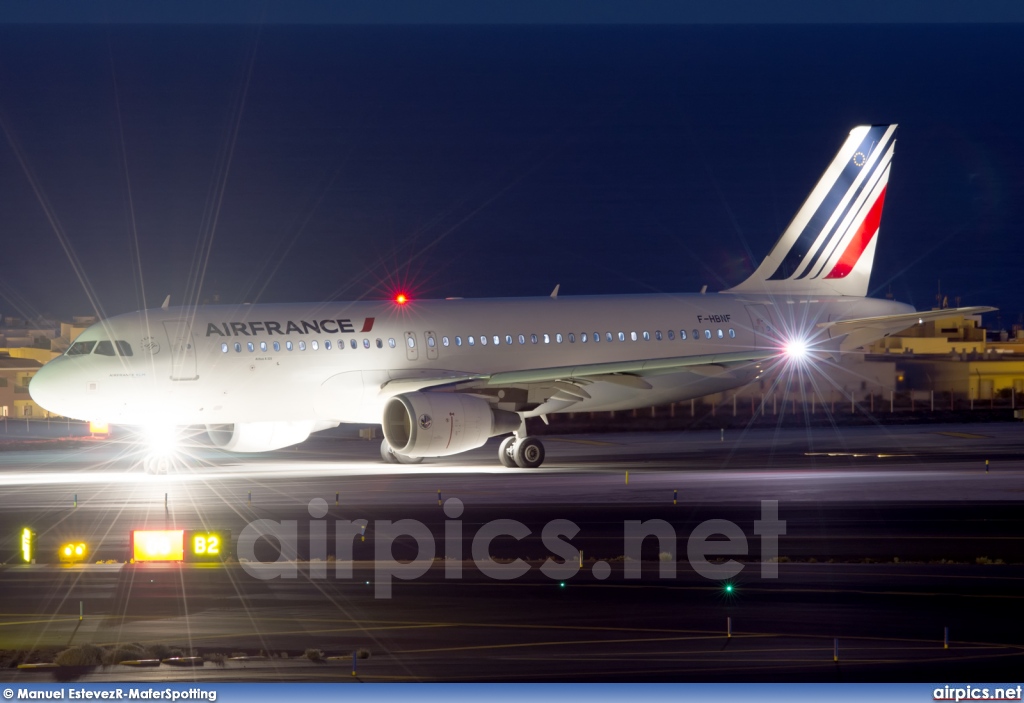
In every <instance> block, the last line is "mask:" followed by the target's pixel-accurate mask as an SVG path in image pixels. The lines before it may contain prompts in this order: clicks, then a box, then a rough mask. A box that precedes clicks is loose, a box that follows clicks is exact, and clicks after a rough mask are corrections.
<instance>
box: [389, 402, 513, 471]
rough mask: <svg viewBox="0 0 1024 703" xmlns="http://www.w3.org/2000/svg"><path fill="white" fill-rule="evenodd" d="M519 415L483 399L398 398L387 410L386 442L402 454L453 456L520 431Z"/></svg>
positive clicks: (412, 455) (390, 403)
mask: <svg viewBox="0 0 1024 703" xmlns="http://www.w3.org/2000/svg"><path fill="white" fill-rule="evenodd" d="M520 423H521V420H520V418H519V415H517V414H516V413H513V412H508V411H507V410H496V409H494V408H492V407H491V405H490V403H488V402H487V401H486V400H484V399H483V398H478V397H476V396H471V395H460V394H457V393H437V392H416V393H405V394H403V395H396V396H395V397H394V398H392V399H391V400H389V401H388V402H387V404H386V405H385V406H384V420H383V423H382V424H383V426H384V438H385V439H387V441H388V444H390V445H391V448H392V450H394V451H395V452H397V453H398V454H404V455H405V456H410V457H426V456H449V455H451V454H458V453H459V452H465V451H468V450H470V449H476V448H477V447H481V446H483V444H484V442H486V441H487V438H488V437H493V436H494V435H499V434H504V433H505V432H512V431H513V430H517V429H519V425H520Z"/></svg>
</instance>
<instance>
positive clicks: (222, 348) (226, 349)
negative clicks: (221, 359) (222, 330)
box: [220, 342, 228, 354]
mask: <svg viewBox="0 0 1024 703" xmlns="http://www.w3.org/2000/svg"><path fill="white" fill-rule="evenodd" d="M220 350H221V351H222V352H224V353H225V354H226V353H227V351H228V343H227V342H223V343H222V344H221V345H220Z"/></svg>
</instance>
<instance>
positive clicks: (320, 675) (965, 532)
mask: <svg viewBox="0 0 1024 703" xmlns="http://www.w3.org/2000/svg"><path fill="white" fill-rule="evenodd" d="M1022 433H1024V427H1022V426H1021V425H1020V424H1017V423H1009V422H1004V423H991V424H969V425H925V426H889V425H884V424H879V425H876V426H869V427H844V428H813V429H808V428H803V429H793V428H784V429H760V428H758V429H751V430H746V431H744V430H740V429H735V430H726V432H725V433H724V435H723V434H722V433H721V432H719V431H717V430H716V431H708V432H641V433H628V434H626V433H623V434H591V435H571V436H569V435H566V436H560V437H559V436H546V437H545V438H544V441H545V445H546V447H547V450H548V460H547V462H546V463H545V465H544V467H543V468H541V469H537V470H533V471H523V470H519V469H515V470H509V469H504V468H503V467H501V466H499V465H498V463H497V461H496V456H495V455H496V447H495V446H492V445H494V444H495V443H494V442H492V443H489V444H488V445H487V446H486V447H484V448H482V449H480V450H477V451H474V452H470V453H467V454H465V455H460V456H458V457H453V458H451V459H450V460H446V461H444V462H435V463H424V464H420V465H409V466H390V465H384V464H381V463H380V462H379V457H378V447H377V444H376V443H375V442H367V441H365V440H358V439H354V438H346V437H345V436H342V435H336V436H328V437H321V438H316V439H313V440H311V441H309V442H307V443H306V444H304V445H301V446H300V447H297V448H295V449H293V450H286V451H282V452H276V453H271V454H266V455H259V456H231V455H226V454H221V453H218V452H216V451H214V450H212V449H209V448H207V447H196V448H194V449H193V450H192V452H191V454H192V457H191V458H190V459H189V462H188V466H184V467H181V468H180V470H178V471H177V472H174V473H171V474H170V475H168V476H150V475H146V474H145V473H144V472H142V470H141V468H140V467H139V456H138V454H137V453H136V452H137V448H136V446H135V445H134V444H133V443H131V442H130V441H128V440H127V439H125V438H119V439H114V440H112V441H107V442H103V441H93V440H87V439H70V440H69V439H60V440H58V439H33V440H28V441H25V440H17V441H16V442H10V441H9V442H8V443H7V444H6V445H4V444H3V443H0V447H4V448H6V449H7V451H0V487H2V488H0V560H2V561H4V562H6V564H5V565H4V566H0V594H2V598H0V602H2V605H0V650H20V651H27V650H31V649H33V648H36V649H39V648H47V649H53V648H60V647H65V646H68V645H74V644H81V643H87V642H92V643H97V644H114V643H119V642H120V643H123V642H141V643H144V644H154V643H162V644H167V645H171V646H176V647H180V648H181V649H182V650H184V651H186V652H189V651H192V650H195V651H197V652H199V653H202V654H209V653H213V652H216V653H222V654H227V655H230V654H233V653H245V654H247V655H258V654H259V653H261V652H262V653H264V654H266V655H267V656H268V658H267V659H265V660H261V659H256V660H253V659H251V658H250V659H249V660H235V661H228V662H227V663H226V664H225V665H224V666H223V667H220V666H210V665H208V666H205V667H203V668H202V669H198V670H193V669H187V670H183V669H178V668H170V667H167V666H161V667H158V668H155V669H150V670H139V669H128V668H125V667H111V668H108V669H96V670H94V671H91V672H89V673H87V674H85V675H84V680H126V679H132V680H150V679H161V680H163V679H185V680H191V679H193V678H197V679H207V678H219V679H228V680H253V679H262V680H346V681H395V680H408V681H638V680H643V681H865V680H877V681H953V680H980V679H998V680H1002V679H1005V680H1007V681H1012V680H1014V677H1016V676H1019V671H1020V669H1021V663H1022V657H1024V635H1022V633H1021V628H1020V620H1019V617H1018V616H1016V613H1017V609H1018V608H1019V607H1020V604H1021V600H1022V599H1024V595H1021V584H1022V583H1024V524H1022V521H1024V513H1022V511H1021V502H1022V500H1024V444H1022V439H1024V435H1022ZM986 460H987V465H986ZM439 493H440V498H441V500H442V501H445V500H448V499H450V498H458V499H459V500H460V501H462V503H463V505H464V511H463V512H462V514H461V515H459V520H460V521H461V523H462V524H461V531H462V535H461V537H462V538H461V540H459V539H457V538H455V537H453V536H452V535H450V534H449V535H448V537H449V539H448V542H447V543H446V532H445V530H446V522H447V523H448V525H447V527H448V529H452V521H451V519H450V518H448V517H447V516H446V515H445V513H444V508H442V507H441V506H439V505H438V497H439ZM314 499H322V501H323V502H324V503H325V504H326V511H327V512H326V514H325V515H323V516H321V517H318V518H314V517H312V516H311V515H310V501H312V500H314ZM762 501H778V517H779V519H780V520H783V521H785V523H786V531H785V534H784V535H781V536H779V538H778V544H779V549H778V558H776V559H773V560H771V562H769V563H767V564H766V563H764V562H763V561H762V559H761V556H762V550H763V549H765V548H766V546H767V545H766V541H765V540H763V539H762V537H761V536H759V535H758V534H756V532H757V530H755V521H757V520H759V519H764V518H765V515H763V514H762ZM449 506H451V504H449ZM315 507H316V506H314V512H316V510H315ZM258 519H264V520H273V521H288V520H294V521H296V525H297V534H296V537H297V539H296V546H297V557H298V560H297V563H296V567H295V568H296V577H295V578H274V579H271V580H261V579H259V578H257V577H255V576H254V575H253V574H252V573H251V571H252V570H251V568H250V567H251V566H252V564H251V563H250V564H245V563H238V561H237V557H239V556H240V555H239V554H237V553H236V554H234V555H233V556H234V558H233V559H231V560H229V563H214V564H189V563H185V564H156V563H136V564H131V563H125V561H126V560H128V559H130V557H131V554H130V543H129V534H130V532H131V530H135V529H166V528H178V529H197V530H198V529H203V530H220V531H230V532H231V535H232V536H233V539H232V542H237V538H238V535H240V534H241V533H242V531H243V530H244V529H245V526H246V525H248V524H250V523H251V522H252V521H253V520H258ZM317 519H319V520H322V521H324V522H326V524H327V526H328V527H327V530H326V532H327V534H328V539H327V546H326V550H327V551H326V553H327V554H328V555H330V556H331V557H333V556H335V555H337V554H343V551H342V545H340V544H339V541H338V540H335V539H334V537H335V527H337V525H338V524H347V523H348V522H349V521H356V520H365V521H366V522H367V528H366V531H365V540H364V539H363V537H362V536H359V535H358V533H356V535H355V536H354V537H352V538H351V539H352V542H351V544H352V550H353V551H352V558H353V559H352V562H351V563H350V562H348V561H343V562H340V563H341V566H342V567H343V570H342V573H341V574H339V573H338V572H336V571H335V569H336V567H337V566H338V565H339V562H330V561H328V562H316V561H313V562H310V561H309V559H310V557H311V556H315V554H311V552H310V525H311V524H313V523H314V522H315V520H317ZM654 519H658V520H663V521H665V523H667V524H668V525H670V526H671V528H672V531H673V533H674V535H675V537H676V542H675V545H669V546H667V547H666V545H665V544H660V545H659V544H658V543H657V541H656V540H655V539H654V538H649V539H647V540H645V541H644V543H643V549H642V551H641V555H640V556H641V558H640V560H639V565H640V570H641V573H640V577H639V578H627V574H626V571H627V570H629V569H632V568H633V567H634V566H635V565H636V564H637V563H638V562H637V560H627V559H626V558H625V557H626V556H627V552H629V547H628V546H627V545H626V544H625V543H624V533H625V531H626V530H627V529H628V528H627V526H626V523H627V522H628V521H649V520H654ZM399 520H410V521H415V522H417V523H420V524H422V525H424V526H425V528H426V529H427V530H429V533H430V535H431V536H432V538H433V543H434V545H433V546H434V548H435V554H434V556H435V560H434V561H433V562H432V565H431V566H430V568H429V569H427V570H426V571H425V573H423V574H422V575H420V576H417V577H415V578H411V579H410V580H401V579H399V578H394V579H392V590H391V597H390V598H382V597H380V596H381V592H380V586H381V583H380V582H381V579H382V578H384V570H386V569H387V568H393V569H395V570H396V571H400V572H402V573H403V574H404V575H410V570H415V566H416V565H415V564H410V565H408V566H404V567H403V566H395V565H394V564H395V563H397V562H391V561H389V560H387V559H382V554H377V553H376V550H377V547H378V542H382V540H383V537H382V535H383V534H384V530H385V529H386V525H385V521H392V522H394V521H399ZM494 520H512V521H518V522H519V523H522V524H523V525H524V526H525V529H526V530H528V531H529V534H528V535H527V536H525V537H523V538H522V539H513V538H511V537H507V536H506V537H499V538H497V539H495V540H494V541H492V542H491V543H490V545H489V549H488V550H487V553H488V555H489V556H492V557H494V558H495V559H496V560H497V561H498V562H499V563H500V564H501V566H502V567H503V568H505V569H509V568H513V566H512V565H511V564H510V562H511V561H512V560H514V559H522V560H524V561H525V564H524V566H526V567H528V569H527V570H526V572H525V573H524V574H522V575H518V576H516V577H515V578H510V579H508V580H497V579H495V578H492V577H490V576H487V575H485V574H484V573H482V572H481V569H480V568H479V566H478V565H477V564H475V563H474V562H473V560H472V559H471V555H472V543H473V537H474V536H475V535H477V534H478V533H479V532H480V530H481V529H484V526H485V525H487V524H488V523H490V522H492V521H494ZM556 520H566V521H571V523H573V524H574V525H575V526H576V527H578V529H579V531H578V534H576V535H575V536H573V537H572V538H563V539H564V540H566V541H568V542H569V543H571V548H572V550H573V555H574V558H573V559H572V560H571V562H572V563H570V564H569V566H568V567H566V568H569V567H571V570H572V571H577V570H578V572H577V573H575V574H572V575H568V576H565V575H562V576H557V577H556V578H552V577H549V576H548V575H545V573H543V572H542V571H541V565H542V563H544V561H545V560H546V559H548V558H549V557H552V556H557V551H558V548H557V545H555V546H556V550H552V549H551V546H552V545H551V544H545V543H544V542H543V539H542V531H543V529H544V528H545V526H547V525H551V524H552V521H556ZM707 520H724V521H729V522H731V523H734V524H735V525H736V526H737V527H738V529H739V530H741V531H742V533H743V535H744V537H745V538H746V541H747V544H746V549H745V550H741V549H740V548H739V546H737V545H735V544H734V545H733V547H734V548H733V549H732V550H731V552H732V553H731V555H730V556H729V557H723V558H720V559H719V560H718V561H722V560H723V559H724V558H730V557H732V556H734V557H735V558H736V560H737V561H738V562H740V563H741V565H742V570H741V571H739V573H738V574H736V575H735V576H734V577H732V578H729V579H724V580H723V579H717V578H711V579H709V578H705V577H704V576H702V575H700V574H699V573H697V572H696V571H695V569H694V568H693V567H692V566H691V565H690V564H689V563H688V561H687V546H688V541H689V538H690V537H691V534H692V533H693V531H694V530H695V529H696V528H698V526H699V525H701V524H702V523H704V522H705V521H707ZM563 524H564V523H563ZM25 526H30V527H32V529H34V530H35V531H36V533H37V537H36V543H35V545H36V561H37V563H36V564H31V565H28V564H19V563H18V558H17V557H18V552H19V544H18V534H19V532H20V530H21V529H22V528H23V527H25ZM69 540H80V541H83V542H85V543H87V544H88V545H89V549H90V557H89V563H87V564H74V565H68V564H59V563H56V562H57V559H56V553H57V549H58V547H59V545H60V544H63V543H64V542H66V541H69ZM314 541H315V540H314ZM456 544H458V545H461V552H462V557H463V559H462V560H458V559H453V558H447V559H446V558H445V557H446V556H449V557H450V556H451V553H452V552H455V551H459V549H458V548H457V547H455V545H456ZM235 548H236V549H237V545H235ZM420 548H422V545H417V543H416V542H415V541H414V540H413V539H412V538H411V537H399V538H398V539H396V540H395V541H394V542H393V545H392V550H391V551H392V553H393V555H394V558H395V560H397V561H408V560H409V559H412V558H413V557H415V556H416V555H417V553H418V549H420ZM577 550H582V568H578V567H579V563H578V562H577V559H576V558H575V554H576V551H577ZM314 552H315V547H314ZM744 552H745V555H744ZM255 556H257V557H258V558H259V559H260V560H263V561H271V560H272V559H274V558H276V556H277V550H276V548H275V543H273V541H267V540H260V541H259V542H258V543H257V545H256V554H255ZM669 560H671V562H672V563H675V565H676V566H677V571H676V573H675V575H674V576H673V577H671V578H661V577H660V568H661V567H664V566H665V565H666V563H668V562H669ZM97 561H103V562H112V563H104V564H97V563H95V562H97ZM555 561H556V562H558V561H562V559H560V558H556V560H555ZM566 561H569V560H566ZM350 564H351V566H352V573H351V575H350V576H349V575H348V574H347V573H344V569H345V567H347V566H349V565H350ZM389 564H390V565H391V566H389ZM456 564H458V565H461V567H462V569H461V577H460V578H446V568H447V569H451V568H452V567H453V566H454V565H456ZM716 568H717V569H719V571H717V572H716V574H718V575H721V573H722V572H721V571H720V570H721V569H723V568H725V567H724V566H723V565H721V564H719V565H717V567H716ZM772 568H777V569H778V578H764V576H765V574H766V572H770V570H771V569H772ZM321 569H322V570H323V572H324V573H322V574H321V573H318V572H319V570H321ZM403 570H404V571H403ZM506 573H507V572H506ZM448 575H451V572H450V571H449V572H448ZM563 584H564V585H563ZM728 584H731V586H732V590H731V591H729V590H727V585H728ZM80 608H81V613H82V618H81V619H80V618H79V615H80ZM730 623H731V630H732V636H731V637H728V636H727V634H728V633H727V629H728V628H729V627H730ZM946 628H948V633H949V634H948V637H949V645H948V647H946V646H945V645H944V637H945V633H946ZM837 641H838V661H836V644H837ZM309 648H314V649H320V650H323V651H324V652H325V654H327V655H335V656H338V657H340V659H338V660H332V661H327V662H321V663H313V662H310V661H309V660H307V659H305V658H303V657H302V656H301V655H302V653H303V652H304V651H305V650H306V649H309ZM358 649H365V650H367V651H369V652H370V654H371V656H370V658H369V659H366V660H359V661H358V662H357V675H356V676H354V677H353V675H352V671H351V669H352V662H351V659H350V656H351V653H352V652H353V651H355V650H358ZM282 653H286V654H287V655H288V657H287V658H282V657H281V654H282ZM50 677H52V673H50V672H45V671H41V672H26V671H17V670H14V669H11V670H8V671H3V672H0V678H3V679H4V680H8V681H28V680H49V679H50Z"/></svg>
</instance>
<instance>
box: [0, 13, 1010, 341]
mask: <svg viewBox="0 0 1024 703" xmlns="http://www.w3.org/2000/svg"><path fill="white" fill-rule="evenodd" d="M6 19H8V20H11V19H12V18H11V17H9V16H8V17H6ZM15 19H16V18H15ZM1022 74H1024V29H1022V26H1021V25H1016V24H1007V25H977V24H955V23H953V24H918V25H901V24H883V25H857V24H833V25H810V26H807V25H803V26H788V25H692V24H691V25H685V24H676V25H664V26H657V25H648V26H583V25H577V26H553V25H543V24H539V25H532V26H456V27H451V26H366V25H362V26H359V25H345V24H325V25H320V26H294V25H291V26H282V25H274V24H263V25H260V24H238V25H235V26H222V25H209V24H184V25H166V24H165V25H163V26H146V25H125V24H102V23H100V24H78V25H70V26H58V25H31V24H14V23H8V24H5V25H0V122H2V126H3V130H4V131H5V133H6V134H5V135H3V137H2V138H0V227H2V230H3V241H4V247H3V256H2V257H0V295H2V296H3V297H4V298H5V299H4V300H0V308H2V310H3V311H4V312H8V313H12V312H31V311H33V310H39V311H47V312H53V313H58V314H67V313H72V312H88V311H89V310H90V309H91V306H90V303H89V300H88V297H87V296H86V295H85V294H84V293H83V286H82V285H81V284H80V282H79V280H78V278H77V277H76V273H75V267H74V266H72V264H71V263H70V260H69V257H68V255H67V253H66V250H65V248H64V246H62V242H61V237H59V236H58V235H57V234H56V233H55V231H54V227H53V225H52V224H51V223H50V221H49V220H48V218H47V217H46V212H47V211H49V213H50V214H51V215H52V216H53V217H54V218H55V221H56V222H58V226H59V229H60V231H61V232H62V234H63V238H64V242H63V244H64V245H66V246H67V247H70V250H73V252H74V254H75V256H76V257H77V259H78V261H79V262H80V266H79V271H80V272H81V273H82V274H83V275H84V277H85V278H86V280H87V281H88V283H89V284H90V285H91V287H92V288H93V289H94V290H95V295H96V298H97V299H98V300H99V302H100V304H101V305H102V307H103V309H104V310H105V311H106V313H108V314H115V313H118V312H124V311H127V310H132V309H136V308H137V307H140V306H142V305H143V304H145V305H148V306H155V305H159V304H160V302H161V300H162V299H163V297H164V295H166V294H168V293H170V294H171V295H172V299H173V300H174V301H175V302H182V301H183V300H185V299H187V297H189V296H195V295H196V288H197V284H198V279H199V278H200V277H201V278H202V284H201V290H200V291H199V292H198V297H199V299H201V300H203V299H209V298H211V297H212V296H213V295H214V294H217V295H219V296H220V298H221V299H222V300H224V301H226V302H234V301H254V300H260V301H268V302H269V301H299V300H321V299H329V298H333V297H338V298H357V297H365V296H370V297H376V296H381V295H385V294H387V293H388V292H389V291H390V290H392V289H393V287H394V286H395V285H398V284H402V285H405V286H408V287H409V288H411V290H412V291H413V292H414V293H415V294H417V295H420V296H421V297H423V296H430V297H443V296H495V295H532V294H547V293H548V292H549V291H550V289H551V288H552V287H553V286H554V284H555V283H561V284H562V293H563V294H574V293H617V292H647V291H691V290H697V289H699V288H700V286H701V285H702V284H705V283H707V284H709V287H710V288H711V289H712V290H715V289H718V288H721V287H725V286H727V285H730V284H734V283H737V282H738V281H740V280H742V278H743V277H744V276H745V275H746V274H747V273H748V272H749V271H751V270H752V268H753V267H754V266H755V265H756V263H757V261H758V260H759V259H760V258H761V257H762V256H763V255H764V254H765V253H766V252H767V251H768V249H769V248H770V247H771V245H772V244H773V243H774V241H775V239H776V238H777V236H778V234H779V233H780V232H781V230H782V228H784V226H785V225H786V223H787V222H788V220H789V218H790V217H791V216H792V214H793V213H794V212H795V210H796V208H797V207H798V206H799V204H800V202H801V201H802V200H803V198H804V197H805V196H806V195H807V192H808V191H809V189H810V187H811V186H812V185H813V183H814V182H815V180H816V179H817V178H818V176H819V175H820V172H821V171H822V169H823V168H824V167H825V165H826V164H827V162H828V160H829V159H830V158H831V157H832V155H833V153H834V152H835V150H836V148H837V147H838V146H839V144H841V143H842V141H843V139H844V137H845V134H846V132H847V131H848V130H849V129H850V128H851V127H853V126H854V125H856V124H861V123H877V122H890V121H895V122H899V123H900V125H901V129H900V132H899V134H898V145H897V151H896V157H895V161H894V166H893V172H892V177H891V180H890V186H889V193H888V197H887V199H886V210H885V213H884V215H883V219H882V233H881V239H880V243H879V247H878V256H877V258H876V265H875V275H874V276H873V279H872V282H873V284H874V285H875V286H876V287H877V288H878V289H879V290H878V293H879V294H884V292H885V291H886V289H887V288H888V286H889V285H890V284H891V286H892V290H893V292H894V293H895V295H896V297H897V298H898V299H901V300H904V301H907V302H911V303H913V304H916V305H918V306H919V307H928V306H930V305H931V304H932V303H933V302H934V294H935V288H936V281H937V280H938V279H941V280H942V288H943V291H944V292H948V294H949V296H950V300H951V302H952V301H953V297H954V296H957V295H959V296H962V302H963V303H964V304H992V305H998V306H1000V307H1002V308H1003V309H1004V310H1005V311H1006V313H1005V314H1004V320H1003V321H1004V323H1005V324H1007V325H1008V324H1010V323H1012V322H1015V321H1017V315H1018V313H1019V311H1021V310H1022V309H1024V299H1022V295H1021V292H1020V290H1019V285H1018V284H1017V279H1018V278H1019V274H1018V269H1019V267H1020V262H1021V260H1022V254H1024V238H1022V236H1021V233H1020V228H1021V222H1022V215H1024V208H1022V206H1021V202H1020V198H1019V196H1018V193H1020V192H1021V189H1022V186H1024V137H1022V135H1024V130H1022V124H1021V123H1022V119H1021V114H1022V109H1024V92H1022V90H1021V88H1020V86H1021V85H1024V75H1022ZM12 143H13V145H14V146H12ZM33 182H34V183H35V189H34V188H33V185H32V183H33ZM129 190H130V197H129ZM37 191H38V195H37ZM40 197H42V199H43V200H44V201H45V203H46V208H44V207H43V206H42V205H41V204H40V201H39V199H40ZM132 215H134V229H135V230H136V231H137V241H138V257H139V259H140V260H141V264H142V269H141V282H142V283H143V284H144V285H145V300H143V299H142V295H141V288H140V276H139V271H138V267H137V266H136V265H134V264H133V257H134V251H133V246H134V244H133V242H134V241H135V239H134V237H133V235H132V231H133V227H132V224H131V223H132ZM207 252H208V256H207ZM201 262H205V268H202V267H201V266H200V263H201Z"/></svg>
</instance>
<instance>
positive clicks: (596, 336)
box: [594, 332, 601, 342]
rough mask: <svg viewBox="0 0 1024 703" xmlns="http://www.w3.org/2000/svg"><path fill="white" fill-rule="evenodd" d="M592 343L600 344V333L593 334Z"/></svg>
mask: <svg viewBox="0 0 1024 703" xmlns="http://www.w3.org/2000/svg"><path fill="white" fill-rule="evenodd" d="M594 341H595V342H600V341H601V333H600V332H594Z"/></svg>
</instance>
